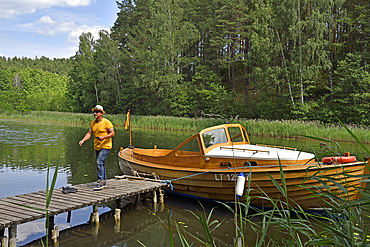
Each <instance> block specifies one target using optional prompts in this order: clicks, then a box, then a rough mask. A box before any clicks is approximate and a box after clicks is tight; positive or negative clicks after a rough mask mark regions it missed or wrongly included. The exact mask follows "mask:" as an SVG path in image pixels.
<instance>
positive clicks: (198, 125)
mask: <svg viewBox="0 0 370 247" xmlns="http://www.w3.org/2000/svg"><path fill="white" fill-rule="evenodd" d="M104 116H105V117H106V118H107V119H109V120H110V121H112V123H113V124H114V126H116V127H118V128H121V127H122V128H123V127H124V122H125V119H126V114H116V115H112V114H105V115H104ZM130 118H131V127H132V128H133V129H135V128H139V129H154V130H155V129H157V130H172V131H193V132H198V131H200V130H201V129H204V128H207V127H210V126H213V125H219V124H224V123H225V122H224V121H223V120H222V119H219V118H218V119H216V118H184V117H172V116H136V115H131V116H130ZM0 120H12V121H14V120H18V121H30V122H42V123H50V124H63V125H81V126H84V125H90V123H91V121H92V120H94V117H93V115H92V114H89V113H71V112H49V111H33V112H29V113H21V114H0ZM234 123H240V124H242V125H243V126H244V127H245V128H246V130H247V132H248V134H249V135H252V136H261V137H275V138H297V139H299V138H306V137H303V136H302V135H305V136H313V137H317V138H322V139H326V140H331V141H341V142H356V141H355V140H354V138H353V137H352V136H351V135H350V134H349V133H348V132H347V131H346V129H345V128H343V126H341V125H340V124H339V123H338V125H325V124H322V123H320V122H318V121H309V122H305V121H300V120H273V121H271V120H263V119H239V120H237V121H234ZM346 127H347V128H348V129H350V131H352V132H353V134H354V135H355V136H357V137H358V139H359V140H360V141H361V142H362V143H370V129H369V128H367V127H363V126H356V125H346Z"/></svg>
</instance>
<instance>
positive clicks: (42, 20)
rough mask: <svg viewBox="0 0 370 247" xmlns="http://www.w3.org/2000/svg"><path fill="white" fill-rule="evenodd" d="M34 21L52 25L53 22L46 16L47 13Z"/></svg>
mask: <svg viewBox="0 0 370 247" xmlns="http://www.w3.org/2000/svg"><path fill="white" fill-rule="evenodd" d="M36 22H39V23H42V24H46V25H54V24H55V21H53V20H52V19H51V18H50V16H48V15H45V16H43V17H41V18H40V20H37V21H36Z"/></svg>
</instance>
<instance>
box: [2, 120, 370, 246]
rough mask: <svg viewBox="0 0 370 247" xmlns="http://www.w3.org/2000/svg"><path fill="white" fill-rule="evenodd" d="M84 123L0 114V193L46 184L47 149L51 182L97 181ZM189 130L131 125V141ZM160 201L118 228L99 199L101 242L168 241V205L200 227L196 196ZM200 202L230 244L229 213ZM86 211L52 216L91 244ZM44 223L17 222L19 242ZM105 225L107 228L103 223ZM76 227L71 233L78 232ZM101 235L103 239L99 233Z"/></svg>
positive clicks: (308, 144)
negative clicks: (54, 179)
mask: <svg viewBox="0 0 370 247" xmlns="http://www.w3.org/2000/svg"><path fill="white" fill-rule="evenodd" d="M113 124H114V123H113ZM87 128H88V127H86V126H65V125H54V124H40V123H38V124H34V123H28V122H22V121H4V120H0V130H1V133H2V138H1V139H0V150H1V152H0V181H1V182H0V198H3V197H7V196H13V195H18V194H24V193H29V192H34V191H39V190H45V186H46V181H45V180H46V169H47V163H48V156H49V155H50V163H51V172H52V173H53V172H54V169H55V165H56V164H57V163H58V162H60V164H59V170H58V179H57V183H56V187H61V186H67V185H76V184H81V183H88V182H93V181H96V179H97V174H96V167H95V157H94V152H93V141H92V139H91V140H89V141H88V142H86V143H85V144H84V145H83V147H80V146H79V145H78V141H79V140H80V139H81V138H82V137H83V136H84V135H85V133H86V131H87ZM115 132H116V136H115V137H114V138H113V149H112V151H111V152H110V154H109V155H108V157H107V159H106V168H107V177H108V178H113V177H114V176H115V175H121V174H122V172H121V170H120V169H119V166H118V159H117V153H118V151H119V149H120V147H121V146H122V147H127V146H128V145H129V133H128V132H127V131H126V130H125V129H124V128H115ZM193 134H194V133H192V132H174V131H171V132H169V131H158V130H137V129H134V130H133V132H132V140H133V143H132V145H133V146H135V147H143V148H152V147H153V146H154V145H157V147H158V148H169V149H172V148H175V147H176V146H177V145H179V144H180V143H181V142H182V141H183V140H185V139H186V138H188V137H190V136H192V135H193ZM250 140H251V142H252V143H264V144H271V145H278V146H289V147H297V148H298V149H304V150H305V151H311V150H312V148H313V149H315V150H319V151H320V148H319V142H318V141H312V140H311V141H307V140H302V139H301V140H295V139H284V138H275V139H274V138H261V137H255V136H250ZM340 146H341V149H340V152H341V153H344V151H350V152H351V154H354V155H357V154H358V155H359V154H361V155H365V156H368V155H366V154H364V152H363V151H361V149H360V148H359V145H356V144H354V143H341V144H340ZM165 206H166V209H165V210H164V211H163V212H160V213H158V214H155V215H154V214H153V213H152V208H151V205H146V206H143V207H142V208H140V209H137V208H136V209H133V208H131V209H127V210H126V211H125V212H123V213H122V219H121V224H122V225H121V227H120V228H121V229H120V232H119V233H118V232H115V231H114V227H113V226H111V225H112V224H113V223H114V219H113V217H112V213H111V212H110V210H111V208H113V206H111V205H109V204H102V205H100V208H99V210H100V212H101V213H102V214H104V215H106V216H104V217H107V218H106V221H105V222H106V223H104V224H102V226H101V227H102V229H101V232H102V233H104V234H102V235H101V236H103V235H104V236H105V237H107V238H108V239H110V240H114V239H115V241H113V242H109V241H108V240H104V241H108V242H106V244H107V245H105V246H141V245H140V244H139V243H138V241H137V240H140V241H142V242H143V243H145V244H146V245H147V246H165V245H153V243H157V242H158V243H166V244H167V243H169V241H168V239H167V237H168V230H167V228H166V227H165V226H164V225H163V224H160V223H158V217H160V218H161V219H162V220H164V221H165V220H166V218H167V210H169V212H171V214H172V217H173V219H174V220H175V221H176V222H182V223H181V225H182V226H183V227H184V229H190V228H192V229H193V231H195V232H202V229H201V228H200V224H199V222H198V221H197V220H195V217H194V216H193V215H192V214H191V213H190V212H189V211H187V210H188V209H189V210H193V211H194V210H200V211H201V210H203V208H202V207H200V205H199V202H198V201H196V200H191V199H187V198H178V197H174V196H167V198H166V201H165ZM203 206H204V208H205V210H207V212H209V211H210V209H211V208H213V207H217V208H218V210H217V211H215V213H214V217H215V219H218V220H220V221H223V224H222V226H221V227H220V229H218V230H217V231H216V232H214V236H215V237H217V238H219V239H220V240H222V241H224V242H226V243H228V244H231V242H232V236H233V233H234V224H233V222H232V218H233V215H229V214H228V211H227V210H225V208H222V206H220V205H217V204H204V203H203ZM128 208H129V207H128ZM91 211H92V209H91V207H87V208H83V209H79V210H75V211H73V212H72V219H71V222H68V223H67V214H66V213H65V214H60V215H58V216H57V217H56V218H55V222H56V225H58V226H59V227H61V230H62V231H63V230H66V231H65V232H66V233H67V232H69V230H68V229H70V231H72V230H73V228H75V227H77V226H81V227H82V226H83V227H85V228H86V229H88V230H86V229H85V230H81V231H80V230H77V232H78V233H79V234H80V235H81V234H82V235H83V234H86V238H85V240H81V241H82V242H80V241H78V246H91V245H90V244H91V242H90V241H91V235H89V234H90V233H84V231H91V227H92V226H90V225H88V224H87V221H88V219H89V215H90V213H91ZM147 221H148V222H149V224H147V225H145V224H142V222H147ZM43 226H44V220H38V221H34V222H30V223H26V224H22V225H20V226H18V244H19V245H20V246H22V245H25V244H27V243H30V242H33V241H36V239H38V238H40V237H42V236H43V234H44V232H43ZM105 226H106V228H104V227H105ZM89 227H90V228H89ZM125 227H127V228H125ZM130 227H131V228H132V229H133V228H135V227H138V229H139V230H138V231H137V232H135V233H134V232H131V230H130V229H131V228H130ZM75 229H76V228H75ZM81 229H82V228H81ZM78 233H76V234H74V233H73V234H72V233H71V234H72V235H76V236H77V235H78ZM99 236H100V235H99ZM105 237H104V238H105ZM89 238H90V239H89ZM100 238H103V237H100ZM61 239H63V238H61ZM66 239H68V238H66ZM101 240H102V241H103V239H101ZM104 241H103V242H104ZM66 243H68V246H73V245H72V243H73V241H72V242H68V241H67V242H66ZM76 243H77V242H76ZM76 246H77V245H76Z"/></svg>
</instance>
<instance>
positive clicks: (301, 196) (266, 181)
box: [119, 148, 368, 210]
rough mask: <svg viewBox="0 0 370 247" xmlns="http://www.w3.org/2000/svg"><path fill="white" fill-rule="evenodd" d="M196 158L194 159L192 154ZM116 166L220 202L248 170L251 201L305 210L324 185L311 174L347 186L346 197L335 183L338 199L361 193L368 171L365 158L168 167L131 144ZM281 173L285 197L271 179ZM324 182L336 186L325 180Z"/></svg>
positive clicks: (316, 204)
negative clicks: (344, 161) (143, 155)
mask: <svg viewBox="0 0 370 247" xmlns="http://www.w3.org/2000/svg"><path fill="white" fill-rule="evenodd" d="M194 159H195V160H196V159H197V158H196V157H194ZM153 161H155V159H153ZM213 161H214V159H213ZM221 161H222V162H224V163H229V164H234V163H235V164H237V163H238V162H236V161H235V160H232V159H229V160H228V159H221V158H220V159H218V160H216V161H214V162H213V163H212V164H219V163H220V162H221ZM239 163H240V164H244V163H245V161H244V160H241V161H239ZM119 164H120V167H121V169H122V171H123V172H124V173H125V174H126V175H135V174H133V173H136V174H137V173H139V174H140V173H141V174H149V175H153V174H154V175H155V176H156V178H158V179H160V180H165V181H168V182H170V184H171V188H169V189H172V190H173V191H174V192H177V193H181V194H186V195H188V196H194V197H202V198H206V199H212V200H220V201H235V200H236V197H235V187H236V180H237V176H238V175H239V173H240V172H243V173H245V174H246V183H245V191H244V195H245V194H246V193H247V192H248V200H250V204H251V205H256V206H262V207H264V206H265V207H271V206H273V203H274V202H276V200H278V199H279V200H280V202H281V203H283V204H282V206H283V207H292V208H298V207H301V208H303V209H305V210H312V209H318V208H322V207H323V206H324V203H323V201H322V200H321V199H320V198H319V197H317V196H315V193H313V192H314V191H317V188H318V187H320V186H322V184H321V182H320V180H318V179H313V177H321V179H323V180H326V178H327V177H330V178H332V179H334V180H335V181H336V182H337V183H340V184H342V185H343V186H345V187H346V188H347V189H348V193H346V194H345V195H344V193H343V191H341V190H340V189H339V188H337V187H335V186H333V188H331V193H338V196H339V197H343V198H344V197H345V198H348V199H350V200H354V199H356V198H357V197H358V196H359V193H358V190H359V189H358V188H364V187H365V186H366V183H365V182H361V177H359V176H361V175H364V174H367V173H368V170H367V169H366V167H365V164H364V162H355V163H349V164H330V165H322V164H319V163H310V164H306V163H303V164H294V163H287V164H284V163H283V164H281V163H280V165H276V163H271V164H272V165H269V163H264V164H263V165H259V166H239V167H238V166H237V167H236V168H234V167H233V166H232V167H220V166H218V167H216V166H215V165H212V164H211V163H209V165H208V166H207V165H205V164H203V163H199V164H197V165H194V164H196V162H195V161H194V160H193V161H192V162H190V163H189V166H186V165H181V166H180V165H178V164H175V165H169V164H160V163H155V162H149V161H148V160H145V159H144V161H143V159H142V158H140V157H139V156H137V155H134V151H133V150H132V149H129V148H127V149H124V150H121V151H120V152H119ZM191 164H193V165H191ZM281 171H282V172H283V174H284V180H285V183H286V188H287V196H284V195H283V194H282V193H281V191H280V190H279V188H278V186H276V185H275V184H274V182H273V181H272V179H271V178H273V179H275V180H276V181H277V182H278V183H279V184H280V185H282V184H283V182H282V179H281ZM326 183H327V184H328V185H334V183H333V182H331V181H328V180H327V181H326ZM240 200H241V201H244V202H245V200H246V197H245V196H243V197H241V198H240ZM288 204H289V206H288Z"/></svg>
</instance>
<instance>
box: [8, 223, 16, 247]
mask: <svg viewBox="0 0 370 247" xmlns="http://www.w3.org/2000/svg"><path fill="white" fill-rule="evenodd" d="M8 231H9V247H16V246H17V225H13V226H10V227H9V228H8Z"/></svg>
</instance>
